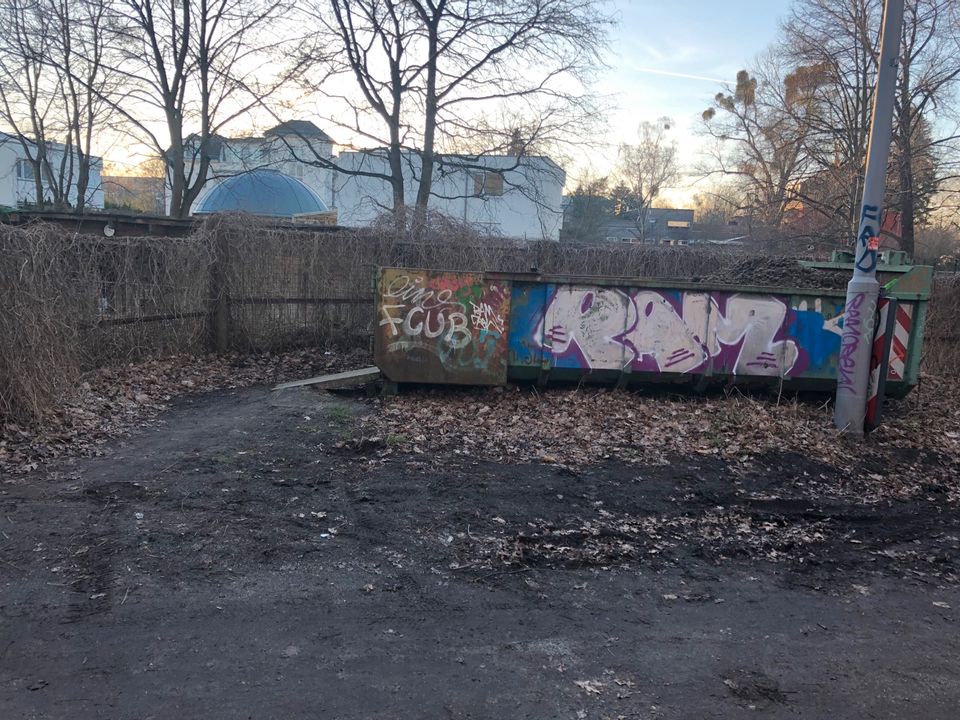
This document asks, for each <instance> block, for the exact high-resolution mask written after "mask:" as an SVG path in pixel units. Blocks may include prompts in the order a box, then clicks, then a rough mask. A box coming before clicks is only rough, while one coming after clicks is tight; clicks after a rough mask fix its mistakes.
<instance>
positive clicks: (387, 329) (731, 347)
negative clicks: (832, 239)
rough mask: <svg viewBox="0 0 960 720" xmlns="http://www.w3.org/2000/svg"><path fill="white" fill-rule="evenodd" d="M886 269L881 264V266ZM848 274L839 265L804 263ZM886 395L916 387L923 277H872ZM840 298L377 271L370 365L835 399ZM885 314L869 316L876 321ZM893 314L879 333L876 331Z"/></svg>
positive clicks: (396, 370)
mask: <svg viewBox="0 0 960 720" xmlns="http://www.w3.org/2000/svg"><path fill="white" fill-rule="evenodd" d="M885 259H886V258H885ZM806 265H808V266H809V267H814V268H819V269H821V270H823V271H830V270H836V271H844V270H848V268H849V267H850V265H849V263H847V262H843V261H842V260H841V261H835V262H830V263H806ZM878 273H879V275H878V276H879V277H880V280H881V286H882V288H883V292H882V296H881V302H880V305H879V307H880V309H881V310H892V313H891V312H886V311H885V312H884V313H883V315H884V319H885V322H884V325H883V327H879V325H880V324H879V323H878V322H877V321H878V318H874V319H873V322H874V323H875V325H877V326H878V328H879V329H878V330H877V332H876V337H877V342H878V343H881V341H882V344H881V345H878V347H882V348H883V355H884V357H883V358H881V359H882V360H883V362H882V363H881V365H883V366H885V379H886V383H885V391H886V394H887V395H892V396H896V397H902V396H903V395H905V394H906V393H907V392H909V390H910V388H911V387H913V386H914V385H915V384H916V383H917V380H918V374H919V365H920V352H921V347H922V344H923V327H924V320H925V316H926V306H927V302H928V300H929V298H930V291H931V284H932V283H931V279H932V271H931V269H930V268H929V267H924V266H911V265H906V264H895V263H888V264H884V265H882V266H881V267H879V268H878ZM844 300H845V293H844V291H843V290H840V289H836V290H829V289H809V288H807V289H804V288H780V287H737V286H729V285H705V284H699V283H690V282H679V281H675V280H655V279H638V278H612V277H571V276H551V275H539V274H530V273H473V272H451V271H443V270H426V269H415V268H381V269H380V270H378V274H377V282H376V322H375V334H374V359H375V362H376V364H377V365H378V366H379V368H380V370H381V372H382V373H383V375H384V377H385V378H386V379H388V380H390V381H393V382H398V383H407V382H416V383H443V384H456V385H503V384H505V383H507V382H508V381H510V380H533V381H537V382H540V383H546V382H548V381H551V380H557V381H586V382H607V383H615V384H617V385H620V386H627V385H631V386H632V385H642V384H678V383H680V384H687V385H691V386H693V387H695V388H697V389H706V388H708V387H710V386H716V385H733V384H737V385H754V386H756V385H769V386H772V387H777V388H783V389H788V390H789V389H793V390H814V391H824V392H829V391H833V390H834V389H835V387H836V383H837V377H838V372H842V352H841V336H842V334H843V321H844ZM880 314H881V313H880V312H878V316H879V315H880ZM888 316H889V322H886V319H887V317H888Z"/></svg>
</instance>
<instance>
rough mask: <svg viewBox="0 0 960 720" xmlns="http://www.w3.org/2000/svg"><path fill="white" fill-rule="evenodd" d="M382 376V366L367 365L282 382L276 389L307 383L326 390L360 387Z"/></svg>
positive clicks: (301, 385)
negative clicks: (356, 368) (345, 370)
mask: <svg viewBox="0 0 960 720" xmlns="http://www.w3.org/2000/svg"><path fill="white" fill-rule="evenodd" d="M379 378H380V368H378V367H366V368H362V369H360V370H349V371H348V372H342V373H332V374H330V375H318V376H317V377H312V378H307V379H306V380H292V381H290V382H285V383H280V384H279V385H277V386H276V387H274V388H273V389H274V390H285V389H287V388H294V387H304V386H305V385H315V386H317V387H320V388H323V389H325V390H338V389H342V388H350V387H360V386H361V385H366V384H368V383H372V382H374V381H375V380H378V379H379Z"/></svg>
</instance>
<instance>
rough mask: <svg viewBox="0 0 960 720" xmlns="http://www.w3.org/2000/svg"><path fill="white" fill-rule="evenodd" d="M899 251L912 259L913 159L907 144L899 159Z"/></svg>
mask: <svg viewBox="0 0 960 720" xmlns="http://www.w3.org/2000/svg"><path fill="white" fill-rule="evenodd" d="M899 206H900V249H901V250H904V251H906V253H907V255H909V256H910V257H911V258H912V257H913V251H914V222H913V220H914V218H913V216H914V211H915V208H914V198H913V158H912V153H911V148H910V143H909V142H907V143H906V145H905V147H904V149H903V151H902V157H901V158H900V202H899Z"/></svg>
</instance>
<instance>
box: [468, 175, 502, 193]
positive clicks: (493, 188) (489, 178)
mask: <svg viewBox="0 0 960 720" xmlns="http://www.w3.org/2000/svg"><path fill="white" fill-rule="evenodd" d="M486 195H503V175H501V174H500V173H498V172H493V171H491V170H484V171H483V172H478V173H474V174H473V196H474V197H484V196H486Z"/></svg>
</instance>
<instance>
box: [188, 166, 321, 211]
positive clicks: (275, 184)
mask: <svg viewBox="0 0 960 720" xmlns="http://www.w3.org/2000/svg"><path fill="white" fill-rule="evenodd" d="M223 212H245V213H249V214H251V215H261V216H265V217H274V218H286V219H290V220H292V219H295V218H304V217H309V216H319V215H322V214H324V213H328V212H329V209H328V208H327V206H326V204H325V203H324V202H323V200H321V199H320V196H319V195H317V193H315V192H314V191H313V190H311V189H310V188H309V187H307V186H306V185H305V184H304V183H303V182H301V181H300V180H298V179H297V178H294V177H290V176H289V175H285V174H283V173H282V172H279V171H277V170H270V169H256V170H248V171H246V172H242V173H238V174H236V175H232V176H230V177H226V178H224V179H222V180H220V181H219V182H217V183H216V184H215V185H212V186H211V187H210V188H209V189H208V190H207V191H206V192H205V193H204V194H203V195H202V196H201V197H200V198H199V199H198V200H197V203H196V204H195V205H194V207H193V213H194V214H195V215H209V214H211V213H223Z"/></svg>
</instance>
